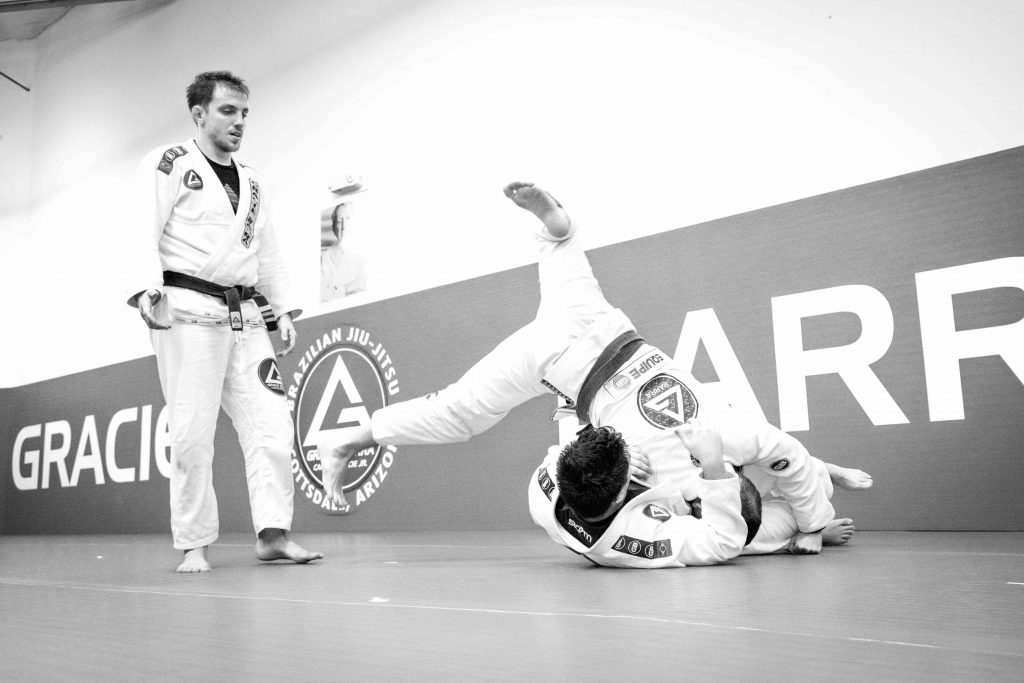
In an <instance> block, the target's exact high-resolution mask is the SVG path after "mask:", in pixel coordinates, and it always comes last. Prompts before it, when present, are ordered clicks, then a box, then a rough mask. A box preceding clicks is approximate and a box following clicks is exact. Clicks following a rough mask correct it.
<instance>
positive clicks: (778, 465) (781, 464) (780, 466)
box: [771, 458, 789, 472]
mask: <svg viewBox="0 0 1024 683" xmlns="http://www.w3.org/2000/svg"><path fill="white" fill-rule="evenodd" d="M787 467H789V460H788V459H786V458H781V459H779V460H776V461H775V462H773V463H772V464H771V468H772V469H773V470H775V471H776V472H781V471H782V470H784V469H786V468H787Z"/></svg>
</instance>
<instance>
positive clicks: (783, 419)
mask: <svg viewBox="0 0 1024 683" xmlns="http://www.w3.org/2000/svg"><path fill="white" fill-rule="evenodd" d="M915 281H916V288H917V306H918V315H919V318H920V330H921V339H920V341H921V351H922V356H923V364H924V377H925V383H926V386H927V400H928V413H929V418H930V420H931V421H932V422H942V421H949V420H963V419H964V398H963V386H962V378H961V368H960V361H961V360H965V359H969V358H981V357H986V356H999V357H1001V358H1002V359H1003V361H1004V362H1005V363H1006V365H1007V366H1009V368H1010V371H1011V372H1012V373H1013V374H1014V375H1015V376H1016V378H1017V380H1019V381H1020V382H1021V383H1022V384H1024V319H1021V320H1017V321H1015V322H1012V323H1008V324H1003V325H995V326H991V327H981V328H976V329H966V330H958V329H957V325H956V313H957V311H955V310H954V308H955V307H954V297H955V296H956V295H960V294H967V293H971V292H980V291H983V290H992V289H1003V288H1006V289H1013V290H1017V291H1016V292H1014V294H1015V295H1017V296H1018V297H1019V296H1020V295H1021V294H1024V257H1021V256H1014V257H1007V258H1000V259H994V260H991V261H983V262H979V263H970V264H967V265H961V266H953V267H949V268H939V269H937V270H930V271H925V272H921V273H916V274H915ZM771 306H772V324H773V327H774V342H775V369H776V376H777V380H778V390H779V427H780V428H781V429H783V430H785V431H801V430H807V429H809V428H810V424H809V418H808V406H807V378H808V377H812V376H815V375H828V374H835V375H838V376H839V377H840V378H841V379H842V381H843V383H844V384H845V385H846V387H847V389H848V390H849V391H850V392H851V394H852V395H853V396H854V398H855V399H856V400H857V402H858V403H859V404H860V406H861V408H863V410H864V412H865V414H866V415H867V417H868V419H869V420H870V421H871V424H873V425H876V426H878V425H892V424H906V423H908V422H909V421H910V420H909V419H908V418H907V416H906V414H905V413H904V412H903V410H902V409H901V408H900V406H899V405H898V404H897V403H896V401H895V400H894V399H893V397H892V394H890V393H889V390H888V389H887V388H886V386H885V385H884V384H883V383H882V381H881V380H880V379H879V377H878V375H877V374H876V373H875V371H874V370H873V369H872V367H871V364H872V363H875V362H876V361H878V360H880V359H881V358H882V357H883V356H885V354H886V353H887V352H888V350H889V347H890V346H891V344H892V341H893V332H894V323H893V311H892V307H891V306H890V304H889V301H888V300H887V299H886V298H885V296H884V295H883V294H882V293H881V292H879V291H878V290H877V289H875V288H873V287H870V286H867V285H843V286H838V287H830V288H827V289H819V290H814V291H808V292H801V293H798V294H790V295H786V296H778V297H774V298H772V301H771ZM837 313H838V314H845V315H850V314H852V315H854V316H856V317H857V318H858V320H859V323H860V327H861V334H860V336H859V338H857V339H856V340H855V341H853V342H852V343H849V344H844V345H841V346H831V347H826V348H818V349H810V350H808V349H805V348H804V339H803V329H804V328H803V324H804V321H805V320H807V319H809V318H812V317H816V316H825V315H830V314H837ZM701 343H703V344H704V348H705V349H706V351H707V354H708V358H709V359H710V361H711V363H712V365H713V366H714V368H715V372H716V373H717V375H718V382H708V383H707V384H709V385H716V384H717V385H718V388H719V389H720V390H721V391H722V393H723V395H724V396H726V397H728V400H729V401H730V402H731V403H733V405H734V406H736V407H737V408H740V409H743V410H746V411H749V412H750V413H752V414H755V415H759V416H760V417H761V418H764V412H763V410H762V408H761V406H760V404H759V403H758V401H757V398H756V396H755V395H754V392H753V390H752V389H751V386H750V382H749V380H748V379H747V376H746V374H745V373H744V371H743V368H742V367H741V365H740V362H739V360H738V359H737V357H736V354H735V353H734V351H733V348H732V345H731V344H730V343H729V339H728V337H727V336H726V334H725V331H724V329H723V328H722V325H721V323H720V322H719V320H718V316H717V315H716V314H715V311H714V309H711V308H708V309H703V310H699V311H690V312H689V313H687V315H686V318H685V320H684V321H683V327H682V330H681V332H680V335H679V343H678V345H677V347H676V352H675V359H676V361H677V362H679V363H681V364H682V365H683V366H684V367H688V366H692V365H693V362H694V359H695V358H696V354H697V350H698V347H699V345H700V344H701ZM916 360H917V359H916V358H915V363H903V366H902V367H901V368H900V373H901V374H902V375H904V376H906V375H907V374H908V373H912V372H919V371H920V370H919V368H920V366H918V365H917V364H916Z"/></svg>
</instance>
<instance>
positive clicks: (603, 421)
mask: <svg viewBox="0 0 1024 683" xmlns="http://www.w3.org/2000/svg"><path fill="white" fill-rule="evenodd" d="M620 316H621V318H620ZM628 322H629V321H628V319H626V318H625V315H623V314H622V313H621V311H618V310H616V311H615V312H614V313H613V314H612V315H609V316H607V319H605V320H601V321H599V322H598V324H595V325H592V326H591V328H590V329H588V330H587V332H586V333H584V334H583V335H581V336H580V338H579V340H577V341H576V342H574V343H573V344H572V345H570V346H569V347H568V348H567V349H566V350H565V352H563V353H562V355H561V356H559V358H558V359H557V360H555V361H554V362H553V363H552V364H551V366H550V367H549V368H548V370H547V373H546V374H545V376H544V381H545V384H546V385H548V386H550V387H552V388H554V389H555V390H556V391H557V392H559V393H561V394H563V395H565V396H568V397H569V398H570V399H572V400H575V399H576V398H577V397H578V395H579V389H580V385H581V384H582V383H583V379H582V378H584V377H586V375H587V373H588V372H590V369H591V367H593V365H594V360H595V358H596V357H597V353H599V349H602V350H603V348H604V346H605V345H607V344H608V342H609V341H610V340H611V339H613V338H614V337H613V336H612V335H616V334H619V333H620V332H621V330H623V329H630V328H629V327H628V326H627V325H628ZM562 410H565V409H562ZM559 412H561V410H560V411H559ZM569 412H573V411H571V410H570V411H569ZM691 417H701V418H702V419H706V420H708V421H709V422H710V423H711V424H712V425H713V426H715V427H716V428H717V429H718V430H719V432H720V433H721V435H722V447H723V455H724V458H725V460H726V462H729V463H731V464H733V465H735V466H742V467H744V470H743V473H744V474H745V475H746V476H748V477H749V478H750V479H751V480H752V481H753V482H754V483H755V484H756V485H757V487H758V489H759V490H760V491H761V492H762V493H768V492H771V491H774V492H776V493H778V495H780V496H782V497H783V498H785V499H786V501H787V502H788V503H789V504H790V505H791V506H792V508H793V514H794V515H795V517H796V520H797V524H798V526H799V529H800V531H802V532H805V533H811V532H815V531H820V530H821V529H822V528H824V526H825V525H826V524H827V523H828V522H829V521H831V520H832V519H834V518H835V509H834V508H833V507H832V503H831V501H830V500H829V497H830V494H831V490H830V489H829V490H826V488H825V487H822V486H821V479H820V477H819V476H818V474H819V473H818V472H817V471H816V468H815V467H814V466H813V463H812V462H811V460H812V459H811V456H810V454H809V453H808V452H807V449H806V448H804V447H803V445H802V444H801V443H800V442H799V441H798V440H797V439H795V438H794V437H792V436H790V435H789V434H786V433H785V432H783V431H782V430H780V429H778V428H777V427H773V426H772V425H770V424H768V423H767V422H764V421H762V420H753V419H749V418H747V417H745V416H742V415H740V414H739V413H738V412H737V411H735V410H733V409H732V408H731V407H730V406H729V405H728V404H726V403H724V402H723V401H721V400H720V399H718V397H717V396H716V395H714V394H713V393H712V392H709V391H707V390H705V389H704V388H703V387H702V385H701V383H700V382H699V381H697V379H696V378H695V377H694V376H693V375H692V374H690V372H688V371H687V370H684V369H683V368H682V367H681V366H679V365H678V364H676V363H675V361H673V360H672V358H671V357H670V356H669V355H668V354H667V353H665V352H663V351H661V350H660V349H658V348H655V347H653V346H651V345H649V344H643V345H641V346H640V348H639V349H638V350H637V352H636V353H634V354H633V355H632V357H631V358H630V359H629V360H628V361H627V362H626V363H624V364H623V365H622V367H621V368H619V369H618V371H617V372H616V373H615V375H614V376H613V377H612V378H611V379H609V380H608V381H607V382H605V384H604V385H603V386H602V387H601V389H600V390H599V391H598V392H597V395H596V396H595V397H594V400H593V402H592V404H591V405H590V411H589V418H590V421H591V422H592V423H593V424H594V425H595V426H607V427H611V428H613V429H615V430H616V431H618V432H619V433H621V434H622V436H623V437H624V438H625V440H626V443H628V444H629V445H630V448H633V449H640V450H642V451H643V452H644V453H646V454H647V456H648V458H649V460H650V463H651V467H652V469H653V470H654V473H653V475H652V476H651V477H650V479H649V480H648V484H650V485H651V486H657V485H658V484H660V483H662V482H665V481H671V482H673V483H674V484H675V485H676V486H682V487H685V486H686V485H687V482H688V481H689V480H690V479H693V478H695V477H698V476H699V472H700V470H699V469H698V467H697V465H696V464H695V463H694V462H693V461H692V459H691V457H690V455H689V453H688V452H687V451H686V448H685V447H684V446H683V445H682V442H681V441H680V440H679V438H678V437H677V436H675V434H673V432H672V430H673V429H674V428H676V427H679V426H681V425H682V424H684V423H685V422H686V420H687V419H689V418H691ZM747 466H751V467H747Z"/></svg>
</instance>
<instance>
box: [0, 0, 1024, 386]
mask: <svg viewBox="0 0 1024 683" xmlns="http://www.w3.org/2000/svg"><path fill="white" fill-rule="evenodd" d="M1022 30H1024V3H1020V2H1016V1H1015V0H1006V1H1002V2H1000V1H996V0H988V1H981V2H972V3H963V2H959V1H958V0H941V1H926V0H921V1H910V0H905V1H892V2H881V1H878V2H838V1H837V0H824V1H823V0H792V1H788V2H783V1H781V0H778V1H775V2H762V3H750V2H740V1H735V2H728V1H715V2H712V1H711V0H704V1H694V2H680V1H678V0H633V1H631V2H625V1H614V2H611V1H610V2H603V3H594V2H588V1H586V0H564V1H562V2H559V3H557V4H552V3H549V2H544V0H522V1H521V2H517V3H508V2H497V1H489V0H446V1H439V2H413V1H403V0H390V1H388V2H382V1H378V0H355V1H349V2H344V3H337V2H329V1H327V0H323V1H312V0H311V1H306V2H293V3H281V2H275V1H273V0H246V1H243V0H222V1H219V2H203V1H200V0H177V1H174V2H166V0H160V1H146V0H139V1H137V2H132V3H114V4H111V5H91V6H85V7H77V8H74V9H73V10H72V11H71V12H70V13H69V14H68V15H67V16H66V17H65V18H64V19H63V20H61V21H60V22H59V23H58V24H56V25H55V26H53V27H52V28H51V29H49V30H48V31H47V32H46V33H44V34H43V35H42V36H41V37H39V38H38V39H36V40H35V41H31V42H30V43H22V42H16V41H7V42H5V43H0V70H4V71H5V72H7V73H10V74H11V75H12V76H13V77H15V78H18V80H21V81H22V82H28V84H29V85H30V86H31V87H32V92H31V93H30V94H29V93H24V92H23V91H21V90H20V89H17V88H16V87H15V86H13V85H12V84H9V83H7V82H6V81H4V82H2V83H0V135H2V136H3V142H2V143H0V161H2V164H0V183H2V184H0V302H2V304H3V310H4V311H5V312H6V313H7V323H6V324H5V325H3V328H2V332H0V357H2V358H3V359H4V360H3V361H2V362H0V386H17V385H20V384H24V383H29V382H33V381H37V380H41V379H45V378H48V377H54V376H60V375H63V374H67V373H71V372H76V371H80V370H84V369H88V368H91V367H96V366H100V365H105V364H109V363H112V362H117V361H120V360H126V359H129V358H134V357H139V356H143V355H148V354H149V353H150V348H149V342H148V336H147V334H146V331H145V328H144V326H143V325H142V323H141V322H140V321H139V320H138V319H137V316H136V315H135V313H134V311H132V310H131V309H129V308H127V307H126V306H124V305H123V303H122V301H123V292H124V291H125V290H127V289H130V287H131V284H130V283H127V282H122V281H121V279H120V278H119V272H120V271H123V270H124V268H123V267H122V264H124V263H125V259H129V258H131V255H130V254H127V253H124V252H123V250H122V249H119V246H118V245H119V244H121V243H123V242H124V239H123V235H124V234H125V231H127V230H129V229H130V228H131V226H129V225H127V223H126V220H125V216H124V211H123V206H124V204H125V202H124V198H123V193H124V192H126V191H127V188H128V179H129V177H130V174H131V172H132V170H133V168H134V166H135V164H136V162H137V160H138V159H139V158H140V157H141V156H142V154H144V153H145V152H146V151H147V150H149V149H151V148H153V147H155V146H158V145H161V144H166V143H171V142H175V141H178V140H182V139H185V138H186V137H188V136H189V135H191V124H190V120H189V117H188V112H187V111H186V107H185V104H184V88H185V86H186V85H187V83H188V82H189V81H190V80H191V78H192V76H193V75H194V74H195V73H197V72H199V71H203V70H207V69H215V68H228V69H232V70H234V71H236V72H237V73H239V74H240V75H242V76H243V77H244V78H246V80H247V81H248V83H249V85H250V87H251V88H252V97H251V99H250V104H251V106H252V114H251V118H250V123H249V126H248V130H247V133H246V141H245V143H244V145H243V148H242V152H241V153H240V154H239V155H238V158H239V159H240V160H241V161H243V162H244V163H248V164H251V165H252V166H255V167H257V168H258V169H260V170H261V171H262V172H263V174H264V175H265V176H266V177H267V178H268V180H269V182H270V183H271V191H272V192H273V197H274V200H275V209H274V210H275V213H276V215H277V218H278V221H277V223H278V233H279V236H280V237H281V239H282V241H283V243H284V249H285V253H286V257H287V258H288V259H289V261H290V263H291V265H292V267H293V271H294V273H295V278H296V279H297V280H298V282H299V283H300V285H301V287H302V289H303V292H304V293H305V295H306V297H307V299H308V302H309V305H308V306H307V312H308V313H315V312H316V311H317V310H322V309H319V305H318V303H317V280H318V265H317V258H318V248H319V208H320V206H321V204H323V203H324V202H325V201H326V199H327V197H326V191H325V189H324V186H325V185H326V183H327V182H329V181H330V180H331V179H333V178H335V177H338V176H339V175H340V174H342V173H344V172H354V173H358V174H361V175H363V176H364V178H365V180H366V182H367V183H368V184H369V185H370V186H371V187H372V189H371V191H370V192H367V193H365V194H364V195H361V196H360V198H359V199H358V201H357V205H356V217H355V220H354V221H353V223H352V225H351V227H350V232H349V234H348V235H347V237H346V239H349V240H350V241H351V245H352V247H353V248H355V249H358V250H360V251H362V252H363V253H365V254H366V255H367V256H368V259H369V261H370V278H371V279H370V292H369V294H368V297H369V298H383V297H388V296H393V295H395V294H399V293H403V292H407V291H412V290H415V289H420V288H424V287H429V286H435V285H438V284H443V283H447V282H452V281H456V280H461V279H465V278H468V277H472V276H475V275H479V274H483V273H486V272H493V271H495V270H500V269H504V268H507V267H512V266H515V265H520V264H522V263H525V262H527V261H528V260H529V258H530V255H529V253H527V252H525V251H524V248H523V247H522V246H521V244H522V243H521V241H520V240H517V239H515V236H514V235H512V234H511V232H512V231H514V230H517V229H520V228H521V222H520V221H519V217H518V215H517V214H516V212H515V211H513V210H511V209H510V208H509V207H508V206H506V204H505V203H504V202H505V200H504V199H503V198H502V197H501V195H500V194H499V191H500V188H501V186H502V185H503V184H504V183H505V182H506V181H507V180H510V179H516V178H521V179H530V180H535V181H537V182H539V183H542V184H544V185H546V186H548V187H550V188H551V189H552V190H554V192H555V194H556V196H558V197H559V199H561V200H562V201H563V203H565V204H566V205H567V206H568V207H569V208H570V209H572V211H573V213H574V215H575V216H576V217H577V219H578V220H579V221H580V222H581V223H584V224H586V225H587V227H588V230H589V234H590V242H591V244H592V245H594V246H598V245H602V244H608V243H612V242H617V241H621V240H625V239H629V238H633V237H637V236H640V235H645V234H652V233H656V232H661V231H664V230H668V229H672V228H676V227H679V226H683V225H689V224H693V223H696V222H699V221H703V220H707V219H711V218H715V217H720V216H725V215H730V214H734V213H738V212H741V211H746V210H750V209H754V208H758V207H763V206H768V205H772V204H776V203H780V202H784V201H788V200H792V199H796V198H800V197H806V196H810V195H814V194H818V193H821V192H825V191H829V190H833V189H840V188H843V187H848V186H851V185H855V184H859V183H863V182H867V181H871V180H876V179H880V178H885V177H889V176H893V175H897V174H901V173H905V172H909V171H913V170H918V169H921V168H927V167H930V166H935V165H938V164H942V163H947V162H950V161H954V160H958V159H964V158H969V157H972V156H977V155H979V154H985V153H989V152H993V151H997V150H1001V149H1006V148H1009V147H1014V146H1018V145H1021V144H1024V133H1022V132H1021V130H1022V129H1021V126H1020V121H1022V120H1024V97H1022V96H1021V92H1022V91H1021V88H1020V83H1022V82H1024V59H1022V58H1021V50H1020V35H1021V34H1022ZM758 265H759V264H758ZM362 300H365V298H363V299H362ZM335 307H337V305H335Z"/></svg>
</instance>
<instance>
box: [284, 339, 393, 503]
mask: <svg viewBox="0 0 1024 683" xmlns="http://www.w3.org/2000/svg"><path fill="white" fill-rule="evenodd" d="M398 392H399V386H398V372H397V370H396V369H395V366H394V365H393V364H392V362H391V356H390V354H388V351H387V349H386V348H384V345H383V344H382V343H381V342H379V341H378V340H377V339H375V338H374V337H373V336H372V335H371V334H370V333H369V332H367V331H366V330H363V329H360V328H358V327H355V326H352V325H342V326H340V327H336V328H334V329H332V330H330V331H329V332H326V333H324V334H323V335H322V336H321V337H320V338H319V339H316V340H315V341H314V342H313V343H312V344H310V345H309V347H308V348H307V349H306V351H305V353H303V354H302V356H301V357H300V358H299V368H298V371H297V372H295V374H294V376H293V383H292V385H291V386H290V387H289V388H288V394H287V396H288V408H289V410H291V411H292V417H293V421H294V423H295V447H294V449H293V450H292V475H293V476H294V478H295V483H296V487H297V488H298V489H299V491H301V492H302V495H303V497H304V498H305V499H306V500H307V501H309V502H310V504H312V505H315V506H316V507H318V508H320V509H321V510H322V511H323V512H327V513H341V514H344V513H348V512H352V511H354V510H356V509H358V508H359V506H360V505H363V504H364V503H366V501H368V500H369V499H370V497H371V496H373V494H374V493H376V492H377V490H378V489H379V488H380V487H381V485H382V484H383V483H384V480H385V479H386V478H387V476H388V472H389V471H390V470H391V466H392V465H393V464H394V460H395V453H396V450H395V447H394V446H374V447H371V448H366V449H364V450H362V451H360V452H359V453H358V454H356V455H355V456H354V457H353V458H352V460H350V461H349V463H348V471H347V472H346V473H345V478H344V482H345V483H344V491H345V498H346V499H347V501H348V507H346V508H339V507H337V506H335V505H334V504H333V503H330V502H329V501H327V499H326V498H325V497H324V484H323V478H322V476H321V466H320V453H319V450H318V447H319V444H320V443H321V442H322V441H323V440H324V439H325V438H333V439H337V437H344V435H345V433H346V432H347V431H351V430H353V429H357V428H359V427H365V426H368V425H369V424H370V415H372V414H373V411H375V410H378V409H379V408H383V407H384V406H386V405H388V404H389V403H391V402H392V401H393V400H394V397H395V396H396V395H397V394H398Z"/></svg>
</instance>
